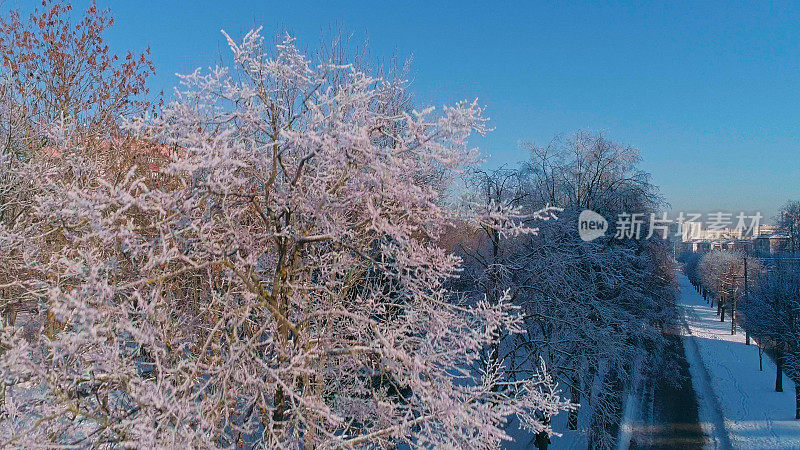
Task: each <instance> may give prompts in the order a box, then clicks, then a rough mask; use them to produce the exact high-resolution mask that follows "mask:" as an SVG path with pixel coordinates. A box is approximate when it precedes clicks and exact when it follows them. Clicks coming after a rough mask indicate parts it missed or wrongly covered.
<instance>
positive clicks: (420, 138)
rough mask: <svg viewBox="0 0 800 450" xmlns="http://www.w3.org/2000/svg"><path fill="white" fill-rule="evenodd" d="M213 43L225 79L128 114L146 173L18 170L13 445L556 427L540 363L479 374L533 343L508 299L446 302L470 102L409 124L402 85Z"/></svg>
mask: <svg viewBox="0 0 800 450" xmlns="http://www.w3.org/2000/svg"><path fill="white" fill-rule="evenodd" d="M228 43H229V45H230V48H231V50H232V52H233V60H234V65H233V66H232V67H217V68H213V69H210V70H209V71H200V70H198V71H196V72H194V73H192V74H189V75H186V76H183V77H182V84H183V88H182V90H180V91H179V92H178V93H177V94H176V101H175V102H174V103H172V104H170V105H168V106H167V107H166V108H165V110H164V112H163V114H160V115H159V116H158V117H152V116H151V117H146V118H145V119H139V120H137V119H130V120H129V122H128V124H127V127H128V129H129V130H130V133H133V134H134V135H135V140H125V141H123V142H122V144H121V145H123V146H125V148H127V149H129V150H130V149H131V148H136V146H137V145H138V144H137V143H139V142H147V143H149V144H148V145H150V146H151V147H150V148H155V149H157V150H158V151H157V152H156V153H159V152H160V151H161V150H159V149H164V150H167V149H168V150H169V151H168V153H169V155H171V158H172V159H171V162H170V163H169V164H168V165H159V166H156V167H148V168H147V169H148V170H149V171H153V170H156V171H157V172H158V174H159V177H160V178H159V179H158V180H157V181H158V182H153V180H152V179H151V178H148V177H147V176H146V175H145V174H144V173H143V172H142V168H141V167H139V168H137V167H131V168H130V170H129V171H128V172H126V173H127V175H126V176H123V177H116V176H114V177H112V176H111V174H110V172H109V171H108V170H106V169H105V168H104V166H103V165H102V164H101V163H100V162H98V161H97V159H96V158H92V157H90V156H88V155H91V154H92V152H91V147H90V145H97V144H96V143H91V142H90V143H86V145H76V140H75V139H63V140H61V141H59V144H60V146H59V147H58V149H57V155H58V156H57V158H55V159H54V158H50V159H47V160H46V161H32V162H29V163H26V164H24V165H23V166H22V167H21V168H20V169H19V171H20V172H19V173H21V174H30V173H34V171H35V172H36V173H38V174H39V175H38V176H37V177H35V178H33V179H32V182H34V183H35V184H36V192H37V196H36V197H35V202H34V203H33V205H32V208H33V210H32V213H31V218H30V220H29V222H28V224H27V225H26V227H25V228H24V229H15V228H13V227H6V226H4V227H3V228H0V242H3V244H4V245H2V246H0V261H2V262H6V261H8V262H12V263H13V264H15V265H16V267H19V268H20V270H18V271H15V272H14V273H5V274H3V275H4V277H6V278H5V279H4V280H3V281H2V282H0V284H4V285H9V286H11V285H13V286H15V287H16V288H18V289H20V290H22V291H23V292H22V294H21V295H27V296H30V297H34V298H36V299H38V301H40V302H41V304H42V305H43V306H42V308H43V309H44V310H46V311H47V314H49V315H51V316H52V317H53V320H52V321H51V325H50V326H49V327H46V330H45V333H42V334H39V335H34V336H32V337H31V336H29V337H28V338H27V339H26V338H25V336H23V333H22V331H21V330H19V329H17V328H15V327H8V328H6V329H5V330H4V332H3V334H2V343H3V348H4V351H3V353H2V356H1V357H0V358H2V360H1V361H0V373H1V374H2V378H3V380H4V386H5V392H6V395H5V403H4V406H3V411H2V413H3V416H2V420H0V439H2V442H3V443H4V445H20V446H43V445H53V444H55V445H72V446H99V445H121V446H128V445H136V446H144V447H174V446H178V445H180V446H193V447H194V446H196V447H212V446H233V445H237V444H238V445H263V446H267V447H270V446H272V447H274V446H290V447H305V446H309V447H315V446H322V447H327V446H344V447H355V446H360V445H369V446H376V447H392V446H395V445H397V444H400V443H407V444H410V445H412V446H426V447H427V446H460V447H475V446H479V447H484V446H494V445H497V444H498V443H499V442H500V441H502V440H503V439H507V438H508V435H507V433H506V430H505V423H506V421H507V419H508V418H509V417H512V416H513V417H514V418H515V419H516V420H519V422H520V423H521V425H522V426H524V427H525V428H527V429H529V430H531V431H532V432H534V433H538V432H542V431H544V432H549V426H548V425H547V423H545V422H544V421H543V420H541V417H544V416H547V417H549V416H552V415H555V414H556V413H557V412H558V411H559V410H563V409H565V408H567V407H568V405H567V403H566V402H564V401H563V400H561V399H560V398H559V395H558V392H557V390H556V386H555V382H554V381H553V380H552V379H551V378H550V376H549V375H548V374H547V373H546V372H545V371H544V370H543V368H539V369H538V370H535V371H532V373H531V375H530V376H528V377H526V378H525V379H515V378H512V377H509V376H507V375H506V373H505V370H506V368H505V367H504V366H501V365H499V364H498V365H489V366H487V367H486V368H485V370H481V371H477V370H475V369H474V367H475V366H476V363H477V362H478V361H479V360H480V358H481V357H482V355H484V354H485V352H486V350H487V349H488V348H492V347H493V346H495V344H496V342H497V340H498V339H499V336H502V335H505V334H506V333H511V334H517V333H521V332H523V331H524V322H523V317H522V315H521V314H520V311H519V307H518V306H516V305H514V304H512V302H511V301H510V294H509V293H503V294H502V295H499V296H497V298H491V299H478V300H477V301H475V299H471V298H470V299H468V298H464V297H462V296H459V295H456V294H454V293H453V292H451V291H450V290H448V289H447V288H446V283H447V282H448V281H449V280H451V279H452V278H453V277H454V276H456V275H457V273H458V269H459V264H460V261H459V259H458V258H457V257H455V256H453V255H451V254H449V253H448V252H446V251H445V250H444V249H442V248H441V247H440V246H438V245H437V242H438V240H439V238H440V237H441V235H442V233H443V231H444V230H445V229H446V226H447V225H448V224H450V223H453V220H454V219H455V216H454V215H453V213H452V212H451V210H450V209H449V208H447V205H446V204H445V200H446V195H445V192H444V188H445V187H446V186H447V185H448V181H447V180H449V179H450V178H451V177H452V176H453V175H454V174H456V173H458V172H459V171H460V170H461V169H462V167H463V166H464V164H465V163H468V162H469V161H471V160H472V159H473V157H474V151H472V150H471V149H470V148H469V147H468V145H467V140H468V138H469V136H470V135H471V134H472V133H473V132H479V133H482V132H484V131H485V126H484V123H485V119H484V118H483V115H482V109H481V108H480V107H479V106H478V104H477V103H476V102H465V103H459V104H457V105H456V106H453V107H445V108H443V109H442V110H441V112H439V113H437V112H436V111H435V110H434V109H433V108H426V109H422V110H418V111H416V110H408V109H406V108H405V107H404V105H405V100H406V99H407V93H406V90H405V89H406V87H405V84H404V83H403V82H402V81H397V80H391V79H387V80H384V79H379V78H376V77H373V76H371V75H370V74H369V72H368V71H366V70H365V69H364V68H361V67H357V66H355V65H352V64H346V63H344V62H343V61H332V60H329V59H328V60H325V59H322V60H319V61H316V62H312V60H311V58H310V57H308V56H306V55H305V54H303V53H302V52H300V51H299V50H298V48H297V46H296V45H295V42H294V40H293V39H292V38H289V37H287V38H286V39H284V40H283V42H281V43H280V44H278V45H277V46H276V47H275V48H274V49H270V48H268V47H266V46H265V45H264V43H263V38H262V36H261V34H260V32H259V31H258V30H256V31H252V32H250V33H248V34H247V35H246V36H245V37H244V39H243V40H242V41H240V42H237V41H234V40H233V39H231V38H228ZM56 131H60V132H61V133H62V134H65V135H67V136H70V137H71V135H70V128H69V127H68V126H63V125H62V126H61V127H56ZM56 135H58V133H56ZM495 219H497V220H498V222H497V223H503V224H512V223H513V220H512V221H506V220H504V219H503V218H502V217H498V216H495V217H494V218H493V220H495ZM503 227H507V226H506V225H503ZM516 227H517V226H516V225H509V226H508V227H507V228H502V229H501V232H503V233H505V232H506V230H507V229H508V230H509V232H513V230H514V229H515V228H516Z"/></svg>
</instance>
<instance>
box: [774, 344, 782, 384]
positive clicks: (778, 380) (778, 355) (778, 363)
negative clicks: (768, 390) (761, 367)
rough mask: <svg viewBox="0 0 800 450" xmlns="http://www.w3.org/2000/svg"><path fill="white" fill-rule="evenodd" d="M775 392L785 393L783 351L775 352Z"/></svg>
mask: <svg viewBox="0 0 800 450" xmlns="http://www.w3.org/2000/svg"><path fill="white" fill-rule="evenodd" d="M775 367H776V368H777V369H776V370H775V392H783V349H782V348H780V347H779V348H778V351H777V352H775Z"/></svg>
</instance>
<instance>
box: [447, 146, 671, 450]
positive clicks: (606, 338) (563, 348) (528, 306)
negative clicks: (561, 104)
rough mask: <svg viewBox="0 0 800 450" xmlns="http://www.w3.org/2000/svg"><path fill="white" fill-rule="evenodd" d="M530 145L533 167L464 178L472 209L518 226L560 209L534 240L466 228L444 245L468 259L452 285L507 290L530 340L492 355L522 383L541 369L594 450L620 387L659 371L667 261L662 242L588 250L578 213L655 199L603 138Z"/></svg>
mask: <svg viewBox="0 0 800 450" xmlns="http://www.w3.org/2000/svg"><path fill="white" fill-rule="evenodd" d="M529 148H530V149H531V152H532V160H531V162H530V164H528V165H525V166H524V167H522V168H519V169H508V168H504V169H500V170H498V171H495V172H491V173H485V172H478V173H477V174H476V175H475V176H473V177H471V181H472V183H471V184H470V186H471V187H472V195H471V196H470V199H471V201H472V202H471V203H470V204H471V205H472V206H473V209H475V210H478V209H480V210H482V211H484V213H483V214H482V215H483V216H484V217H491V212H492V211H495V212H496V211H507V213H506V214H505V215H504V216H503V218H504V219H506V218H508V217H509V216H511V215H513V216H514V217H516V220H517V222H518V223H520V224H525V220H526V219H525V218H526V217H529V216H530V217H535V216H536V214H537V213H540V212H541V211H540V208H543V207H546V206H547V205H548V204H550V205H553V206H557V207H559V208H558V212H557V213H556V216H558V220H550V221H541V220H536V221H535V222H534V224H535V227H536V228H537V232H536V233H519V234H517V235H506V236H501V235H500V234H499V233H496V232H494V231H493V229H494V228H493V227H492V226H486V225H484V227H483V228H473V229H470V228H468V227H461V228H460V229H459V234H458V236H457V237H456V238H452V237H451V238H450V240H451V241H455V243H451V246H452V247H453V248H455V249H456V250H457V251H458V253H459V254H461V255H463V257H464V260H465V265H464V273H463V275H462V277H461V278H459V280H458V283H457V286H458V288H459V289H462V290H464V291H465V292H469V293H472V295H477V296H479V297H480V298H482V296H483V295H484V294H485V293H487V292H492V290H496V291H498V292H505V291H506V290H507V291H508V292H509V294H510V297H511V300H512V301H513V302H514V304H516V305H519V306H520V307H521V308H522V311H524V313H525V329H526V333H525V334H515V335H510V336H507V337H506V338H505V339H504V340H503V341H502V342H501V343H500V344H499V346H498V348H499V351H498V359H499V360H500V361H502V363H503V364H505V365H506V366H507V367H508V368H509V373H510V375H511V376H513V377H515V378H516V379H520V380H522V379H526V378H527V377H530V376H533V375H534V374H535V373H536V367H537V362H538V361H540V360H541V361H544V362H545V364H546V366H547V367H549V368H550V370H551V373H552V374H553V376H554V377H555V378H556V379H557V380H558V381H559V382H560V383H561V385H563V386H567V387H568V389H569V393H570V395H571V400H572V401H573V403H575V404H580V405H581V406H580V408H581V410H582V411H584V412H585V413H586V414H584V415H583V416H584V417H586V419H585V421H584V422H582V423H580V424H579V423H578V417H579V410H578V409H575V408H573V409H572V410H571V412H570V413H569V418H568V421H567V422H568V423H567V427H568V428H569V429H578V428H579V427H580V428H581V430H582V431H585V432H586V434H587V436H588V438H589V441H590V445H592V446H597V447H605V448H607V447H613V446H614V445H615V442H616V437H617V427H618V426H619V423H620V421H621V416H622V407H623V401H622V396H623V395H624V394H625V389H624V386H625V385H629V384H635V382H636V380H638V379H639V378H640V375H639V372H642V371H643V370H644V368H646V367H648V366H651V367H657V366H658V365H657V364H655V363H654V362H656V361H658V358H659V356H658V355H659V353H660V352H659V345H660V344H661V341H662V339H661V337H660V332H659V328H658V327H660V326H661V324H663V323H665V322H668V321H669V320H670V317H671V314H670V312H669V309H668V308H667V306H668V305H669V304H670V302H669V300H670V296H671V295H674V281H675V280H674V271H673V266H672V262H671V261H672V258H671V254H670V253H669V250H668V246H667V245H666V243H665V242H663V241H661V240H660V239H657V240H651V241H649V242H621V241H617V240H613V239H608V238H603V239H598V240H597V241H594V242H585V241H583V240H582V239H580V237H579V236H578V232H577V231H578V230H577V215H578V214H579V212H580V211H581V210H582V209H583V208H585V207H592V208H597V210H599V211H602V212H603V214H606V216H607V217H609V218H613V216H614V214H615V213H616V212H621V210H620V208H623V207H631V208H634V207H637V206H636V205H639V206H638V207H642V208H645V207H646V208H649V209H645V210H644V211H643V212H647V211H650V210H651V209H652V208H653V207H654V206H655V205H654V203H656V202H657V201H658V195H657V192H656V191H655V190H654V189H653V187H652V186H651V185H650V184H649V182H648V181H647V175H646V174H644V173H640V172H639V170H638V169H637V167H636V164H635V162H634V161H635V159H636V155H637V153H636V152H635V149H633V148H631V147H626V146H622V145H619V144H617V143H614V142H612V141H610V140H608V139H606V138H603V137H601V136H593V135H591V134H589V133H578V134H577V135H576V138H575V139H574V140H568V141H557V144H553V145H551V146H549V147H548V148H544V149H541V148H537V147H535V146H529ZM581 171H583V173H581ZM477 205H482V206H481V208H478V206H477ZM561 208H564V209H563V211H562V210H561ZM551 211H552V210H551ZM634 211H635V212H640V211H642V210H634ZM487 223H489V224H490V223H491V222H487ZM645 232H646V230H645ZM647 358H650V359H649V360H648V359H647ZM527 439H528V440H529V441H530V442H531V443H530V444H529V445H534V443H535V442H541V440H539V439H535V438H534V437H533V436H528V437H527ZM554 440H556V439H554ZM526 442H527V441H526Z"/></svg>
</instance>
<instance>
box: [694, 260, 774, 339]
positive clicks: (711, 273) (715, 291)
mask: <svg viewBox="0 0 800 450" xmlns="http://www.w3.org/2000/svg"><path fill="white" fill-rule="evenodd" d="M745 258H746V256H745V254H744V253H742V252H739V251H732V250H714V251H712V252H709V253H706V254H705V255H703V258H702V259H701V260H700V263H699V265H698V268H697V271H698V272H699V274H700V277H701V279H702V283H703V286H704V287H705V288H706V289H707V290H708V291H709V292H710V293H711V294H712V296H713V298H714V299H716V301H717V313H718V314H719V315H720V320H722V321H724V320H725V310H726V309H728V310H729V311H730V317H731V334H733V333H735V332H736V321H737V317H736V312H737V311H736V309H737V305H738V302H739V300H740V299H741V298H742V296H743V294H744V287H745V284H744V283H745V280H747V282H748V284H749V285H753V284H754V283H755V281H756V279H757V277H758V274H759V272H760V271H761V264H760V263H759V262H758V260H757V259H753V258H751V259H749V260H748V262H747V263H745ZM745 264H747V265H746V266H745ZM745 267H746V268H747V277H745ZM712 306H713V305H712Z"/></svg>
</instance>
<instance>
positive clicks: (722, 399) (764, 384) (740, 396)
mask: <svg viewBox="0 0 800 450" xmlns="http://www.w3.org/2000/svg"><path fill="white" fill-rule="evenodd" d="M679 280H680V285H681V286H680V287H681V296H680V299H679V304H680V307H681V309H682V311H683V316H684V319H685V324H686V330H685V333H686V335H685V336H684V338H683V344H684V348H685V351H686V358H687V360H688V361H689V366H690V372H691V374H692V382H693V385H694V388H695V390H696V391H697V398H698V402H699V404H700V408H699V414H700V420H701V421H702V422H704V423H703V426H704V429H705V431H706V433H707V435H709V436H712V437H713V438H712V442H710V443H709V445H708V446H709V448H721V449H726V448H741V449H797V448H800V421H798V420H795V419H794V401H795V399H794V383H793V382H792V381H791V380H790V379H789V378H788V377H786V376H784V377H783V389H784V392H775V390H774V387H775V364H774V363H773V362H772V360H771V359H769V357H767V356H766V355H764V370H763V371H759V369H758V348H757V347H756V346H755V345H749V346H748V345H745V337H744V333H743V332H739V333H737V334H736V335H733V336H732V335H731V329H730V326H731V324H730V322H729V321H726V322H720V321H719V317H718V316H717V315H716V314H715V309H712V308H711V307H709V306H708V304H706V302H705V301H703V298H702V296H700V294H698V293H697V292H696V291H695V290H694V289H693V288H692V286H691V284H689V280H688V279H687V278H686V276H684V275H679Z"/></svg>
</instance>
